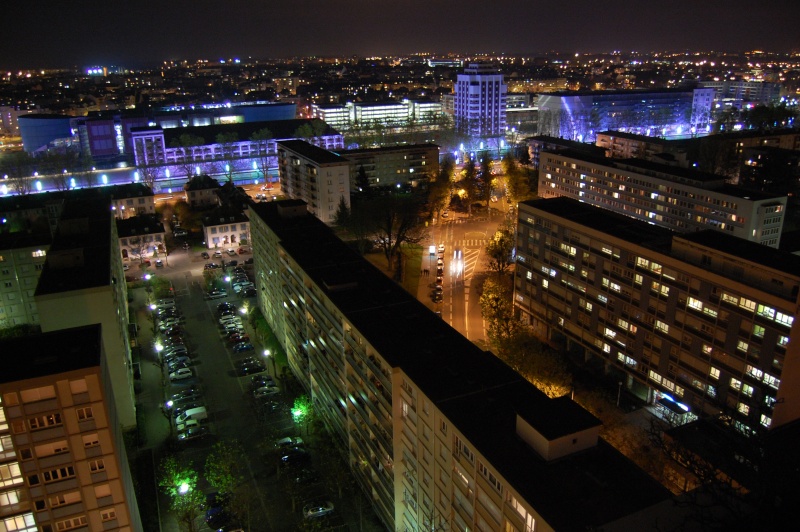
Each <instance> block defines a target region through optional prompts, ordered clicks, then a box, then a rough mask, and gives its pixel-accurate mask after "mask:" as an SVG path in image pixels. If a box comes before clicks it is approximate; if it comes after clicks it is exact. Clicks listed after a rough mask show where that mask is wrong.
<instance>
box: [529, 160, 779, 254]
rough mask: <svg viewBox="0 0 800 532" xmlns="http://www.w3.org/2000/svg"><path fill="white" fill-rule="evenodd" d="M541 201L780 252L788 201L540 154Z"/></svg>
mask: <svg viewBox="0 0 800 532" xmlns="http://www.w3.org/2000/svg"><path fill="white" fill-rule="evenodd" d="M538 191H539V197H540V198H544V199H546V198H554V197H559V196H564V197H568V198H572V199H575V200H578V201H581V202H585V203H588V204H590V205H595V206H598V207H602V208H604V209H608V210H610V211H614V212H617V213H621V214H624V215H626V216H630V217H632V218H636V219H638V220H643V221H646V222H648V223H652V224H655V225H659V226H661V227H666V228H669V229H672V230H675V231H678V232H682V233H685V232H691V231H700V230H704V229H713V230H715V231H720V232H724V233H726V234H731V235H733V236H736V237H738V238H742V239H745V240H749V241H752V242H758V243H760V244H763V245H765V246H770V247H774V248H777V247H778V245H779V244H780V236H781V229H782V227H783V220H784V215H785V213H786V196H781V195H775V194H766V193H761V192H756V191H749V190H743V189H740V188H738V187H735V186H731V185H727V184H725V178H724V177H723V176H718V175H714V174H706V173H703V172H698V171H695V170H690V169H685V168H676V167H672V166H668V165H663V164H659V163H653V162H649V161H644V160H639V159H627V160H609V159H594V158H590V157H586V156H585V155H583V154H580V153H575V152H571V151H569V150H565V151H561V152H558V153H555V152H544V153H541V154H540V155H539V186H538Z"/></svg>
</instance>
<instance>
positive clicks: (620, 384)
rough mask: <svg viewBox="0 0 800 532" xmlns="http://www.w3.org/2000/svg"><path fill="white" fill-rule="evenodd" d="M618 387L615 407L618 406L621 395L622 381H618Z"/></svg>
mask: <svg viewBox="0 0 800 532" xmlns="http://www.w3.org/2000/svg"><path fill="white" fill-rule="evenodd" d="M618 384H619V387H618V388H617V408H619V400H620V397H622V381H619V383H618Z"/></svg>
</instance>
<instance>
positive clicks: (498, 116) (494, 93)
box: [455, 63, 507, 137]
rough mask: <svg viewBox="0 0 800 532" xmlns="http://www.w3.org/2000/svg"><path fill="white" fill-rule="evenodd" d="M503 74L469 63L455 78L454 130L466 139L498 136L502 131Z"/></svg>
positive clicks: (504, 126) (504, 100)
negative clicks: (465, 134)
mask: <svg viewBox="0 0 800 532" xmlns="http://www.w3.org/2000/svg"><path fill="white" fill-rule="evenodd" d="M506 91H507V85H506V84H505V83H503V74H502V73H501V72H500V71H499V70H498V69H497V68H496V67H494V66H492V65H489V64H484V63H472V64H470V65H469V66H468V67H467V68H465V69H464V73H463V74H459V75H458V80H457V81H456V89H455V121H456V128H457V129H458V130H459V131H463V132H465V133H468V134H470V135H474V136H479V137H486V136H495V135H501V134H503V133H504V132H505V128H506Z"/></svg>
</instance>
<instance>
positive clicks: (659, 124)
mask: <svg viewBox="0 0 800 532" xmlns="http://www.w3.org/2000/svg"><path fill="white" fill-rule="evenodd" d="M713 101H714V90H713V89H710V88H704V89H665V90H654V91H634V90H627V91H591V92H580V93H575V92H554V93H550V94H541V95H540V96H539V101H538V105H539V133H540V134H542V135H549V136H552V137H560V138H565V139H569V140H577V141H579V142H589V141H593V140H594V138H595V135H596V133H597V132H598V131H606V130H609V129H613V130H616V131H624V132H629V133H637V134H640V135H647V136H657V137H676V136H686V135H695V134H698V133H706V132H707V130H708V128H709V126H710V117H711V108H712V103H713Z"/></svg>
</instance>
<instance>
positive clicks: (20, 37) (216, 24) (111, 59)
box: [0, 0, 800, 70]
mask: <svg viewBox="0 0 800 532" xmlns="http://www.w3.org/2000/svg"><path fill="white" fill-rule="evenodd" d="M1 13H2V20H3V24H2V37H1V38H0V39H1V40H0V68H2V69H4V70H5V69H18V68H42V67H72V66H77V67H81V66H87V65H91V64H102V65H110V64H115V65H122V66H128V67H139V66H145V65H148V64H155V63H158V62H160V61H163V60H167V59H189V60H195V59H200V58H203V59H209V60H219V59H222V58H232V57H239V58H242V59H244V58H247V57H253V58H268V57H272V58H281V57H289V56H308V55H381V54H405V53H413V52H421V51H428V52H438V53H442V52H461V53H474V52H479V53H480V52H488V53H491V52H498V53H499V52H503V53H507V54H515V53H535V52H542V51H548V50H557V51H564V52H605V51H611V50H623V51H630V50H639V51H651V50H666V49H668V50H686V49H692V50H724V51H741V50H749V49H762V50H766V51H792V50H796V51H800V0H758V1H756V0H549V1H541V0H448V1H445V0H393V1H387V0H338V1H337V0H249V1H248V0H213V1H212V0H134V1H127V0H105V1H100V0H76V1H74V2H56V1H52V0H46V1H43V0H28V1H19V0H8V1H6V2H3V6H2V11H1Z"/></svg>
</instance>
